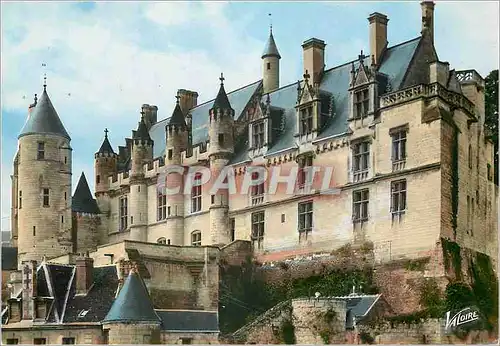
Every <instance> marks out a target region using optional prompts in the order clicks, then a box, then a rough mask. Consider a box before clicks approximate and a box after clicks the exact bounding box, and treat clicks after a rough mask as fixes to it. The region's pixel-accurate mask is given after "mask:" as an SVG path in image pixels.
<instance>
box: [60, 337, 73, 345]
mask: <svg viewBox="0 0 500 346" xmlns="http://www.w3.org/2000/svg"><path fill="white" fill-rule="evenodd" d="M62 344H63V345H74V344H75V338H62Z"/></svg>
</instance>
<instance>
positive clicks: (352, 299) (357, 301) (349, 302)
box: [334, 294, 381, 328]
mask: <svg viewBox="0 0 500 346" xmlns="http://www.w3.org/2000/svg"><path fill="white" fill-rule="evenodd" d="M380 297H381V295H380V294H376V295H349V296H344V297H334V299H338V300H344V301H345V302H346V308H347V314H346V328H351V327H353V325H354V321H359V320H362V319H363V318H364V317H365V316H366V315H368V313H369V312H370V311H371V309H372V308H373V306H374V305H375V303H376V302H377V301H378V300H379V298H380Z"/></svg>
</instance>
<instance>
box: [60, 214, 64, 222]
mask: <svg viewBox="0 0 500 346" xmlns="http://www.w3.org/2000/svg"><path fill="white" fill-rule="evenodd" d="M61 223H64V215H61Z"/></svg>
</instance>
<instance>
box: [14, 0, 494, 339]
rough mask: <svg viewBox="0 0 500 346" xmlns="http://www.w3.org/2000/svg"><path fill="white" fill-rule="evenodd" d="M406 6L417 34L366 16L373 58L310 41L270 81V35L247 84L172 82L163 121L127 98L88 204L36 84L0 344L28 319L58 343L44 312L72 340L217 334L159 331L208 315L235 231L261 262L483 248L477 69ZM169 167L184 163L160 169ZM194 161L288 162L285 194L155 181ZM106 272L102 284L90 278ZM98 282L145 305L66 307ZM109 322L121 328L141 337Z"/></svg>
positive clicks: (180, 179)
mask: <svg viewBox="0 0 500 346" xmlns="http://www.w3.org/2000/svg"><path fill="white" fill-rule="evenodd" d="M421 8H422V32H421V36H419V37H417V38H414V39H411V40H409V41H406V42H403V43H400V44H397V45H393V46H389V45H388V42H387V30H388V22H389V19H388V18H387V17H386V16H385V15H383V14H380V13H373V14H371V15H370V16H369V18H368V20H369V38H370V39H369V42H370V54H369V55H368V56H365V55H364V54H363V52H362V51H361V54H360V55H359V56H358V57H357V58H356V59H354V60H353V61H350V62H347V63H345V64H343V65H338V66H336V67H333V68H327V67H326V61H325V46H326V43H325V42H324V41H322V40H320V39H317V38H311V39H309V40H307V41H305V42H304V43H303V44H302V48H303V71H304V75H303V79H301V80H299V81H297V82H295V83H292V84H289V85H286V86H280V85H279V80H280V59H281V56H280V53H279V51H278V48H277V44H276V42H275V40H274V37H273V34H272V31H271V32H270V34H269V38H268V41H267V44H266V46H265V49H264V52H263V54H262V56H261V64H262V76H261V78H260V79H258V80H257V81H256V82H254V83H252V84H249V85H246V86H243V87H241V88H240V89H237V90H234V91H231V92H228V93H227V92H226V90H225V88H224V77H223V76H222V75H221V77H220V86H219V90H218V92H217V94H216V95H217V96H216V98H215V99H214V100H211V101H209V102H206V103H203V104H198V103H197V97H198V93H197V92H195V91H190V90H185V89H179V90H178V93H177V102H176V105H175V108H174V110H173V111H172V115H171V116H170V117H168V118H166V119H164V120H161V121H158V113H157V112H158V108H157V107H156V106H154V105H147V104H144V105H142V109H141V117H140V120H139V123H138V127H137V129H136V130H134V131H132V136H131V138H126V139H125V145H123V146H119V147H118V151H115V150H114V149H113V146H112V145H111V143H110V141H109V139H108V137H107V132H108V130H107V129H106V130H105V136H104V140H103V142H102V145H101V146H100V148H99V150H98V151H97V152H96V154H95V157H94V160H95V176H94V177H93V179H94V181H95V199H94V197H93V196H92V193H91V192H90V189H89V186H88V183H87V181H86V177H85V176H84V175H83V174H82V176H81V178H80V181H79V183H78V186H77V188H76V190H75V193H74V195H73V196H71V175H72V170H71V168H72V166H71V162H72V160H71V157H72V149H71V144H70V141H71V138H70V135H69V134H68V132H67V131H66V129H65V128H64V126H63V124H62V121H61V119H60V118H59V115H58V114H57V112H56V109H55V107H54V106H53V105H52V103H51V101H50V98H49V95H48V92H47V88H46V85H44V90H43V92H42V94H41V96H40V98H39V99H37V98H36V97H35V102H34V103H33V104H32V105H30V107H29V114H28V119H27V122H26V124H25V126H24V128H23V129H22V131H21V133H20V135H19V148H18V152H17V154H16V157H15V160H14V174H13V176H12V228H11V229H12V242H13V246H15V247H17V249H18V269H19V270H20V271H18V272H15V273H14V274H13V275H12V286H13V287H14V288H15V289H16V290H14V289H13V291H12V293H11V298H10V303H9V307H8V309H7V310H6V312H5V313H6V314H7V315H8V316H10V317H9V319H10V321H9V322H8V323H7V324H6V325H5V326H4V328H5V329H4V335H7V336H6V337H5V340H10V342H13V340H17V341H19V338H16V337H15V335H14V334H16V333H21V334H22V330H24V329H23V328H28V327H27V325H24V324H23V323H24V322H27V320H29V321H30V322H32V321H35V322H32V324H30V325H29V328H32V329H30V330H33V328H34V327H33V326H34V325H37V326H38V327H37V328H38V329H37V330H40V331H39V332H37V333H40V335H38V336H37V337H35V339H36V340H38V342H42V341H43V340H45V341H47V340H46V338H49V339H50V338H54V339H51V341H50V342H51V343H55V342H61V340H63V343H64V341H65V340H66V339H67V337H64V338H66V339H64V338H63V339H60V337H61V335H62V334H61V333H59V332H54V331H53V330H52V329H50V328H49V327H47V328H48V329H47V330H50V332H49V331H47V332H45V331H44V330H45V329H44V327H43V325H44V323H48V324H50V323H49V322H50V321H51V322H53V323H56V324H57V323H59V324H61V323H62V324H63V325H68V326H69V325H71V322H74V321H82V323H83V322H86V323H87V325H86V327H85V328H88V330H89V332H88V333H87V332H82V333H80V332H75V335H79V336H72V338H73V339H71V340H72V341H73V342H75V340H76V339H77V340H80V341H81V342H82V343H83V342H84V341H83V340H87V341H88V342H89V343H98V342H103V341H104V342H109V343H134V342H138V343H143V342H146V341H148V342H153V341H155V342H160V340H161V342H172V341H174V342H177V340H181V339H182V341H183V342H184V341H186V342H187V341H188V339H189V341H192V340H193V338H194V340H198V341H200V340H201V341H200V342H214V341H216V340H217V332H218V330H217V326H216V325H210V326H209V327H206V326H203V323H204V322H200V325H199V326H198V327H197V328H198V329H197V330H194V329H193V330H189V332H188V330H185V334H192V335H189V336H183V337H177V336H176V337H175V338H174V337H172V336H171V335H172V333H174V332H173V331H172V330H174V331H175V332H176V333H178V332H179V331H178V330H175V329H168V327H165V324H168V323H167V322H165V321H168V320H169V318H172V316H177V315H175V311H178V310H175V309H179V308H181V309H184V310H183V311H184V314H196V313H205V314H207V318H206V319H204V321H209V320H210V321H211V319H214V318H215V320H217V312H216V310H217V308H218V306H217V298H218V286H217V285H218V273H217V266H218V263H219V262H218V261H219V260H220V258H222V257H224V256H227V255H225V252H224V251H226V253H231V254H233V253H237V251H235V252H232V251H233V250H228V249H232V246H233V247H234V246H236V245H234V244H240V245H241V244H243V242H250V243H251V245H252V246H251V252H252V254H253V256H254V257H255V258H257V259H258V260H259V261H260V262H262V263H271V262H273V261H277V260H281V259H284V258H293V257H297V256H301V255H309V254H313V253H329V252H331V251H332V250H335V249H338V248H341V247H342V246H345V245H346V244H353V245H359V244H364V243H366V242H370V243H372V244H373V245H374V248H373V251H374V258H375V260H376V261H378V262H387V261H391V260H394V259H399V258H420V257H423V256H428V255H429V254H433V253H435V252H436V249H437V248H438V247H439V241H440V239H441V238H445V239H450V240H452V241H456V242H457V243H458V244H460V245H461V246H463V247H466V248H470V249H473V250H474V251H478V252H481V253H485V254H487V255H489V256H491V257H494V258H495V257H496V256H495V254H496V253H497V251H498V248H497V232H496V229H497V221H498V220H497V217H496V212H495V211H496V210H497V196H498V192H497V190H496V188H495V185H494V183H493V168H492V165H493V155H494V153H493V143H492V142H491V139H490V137H489V133H488V132H487V129H486V128H485V126H484V122H485V112H484V80H483V78H482V77H481V76H480V75H479V74H478V73H477V72H476V71H474V70H467V71H457V70H454V69H450V66H449V64H448V63H447V62H442V61H439V59H438V55H437V53H436V51H435V48H434V3H433V2H423V3H422V4H421ZM226 77H227V78H230V76H226ZM172 166H182V167H184V168H186V169H185V171H183V173H181V174H169V175H166V170H167V169H168V167H172ZM194 166H197V167H204V168H206V169H207V170H208V171H209V172H210V173H211V176H212V177H218V176H220V175H221V173H222V172H223V171H224V170H227V169H228V168H229V170H230V172H231V179H232V180H234V182H235V184H236V185H237V186H241V185H242V184H244V182H245V179H248V177H247V176H248V175H249V174H250V176H251V179H254V175H253V174H252V172H253V171H252V168H254V167H259V168H260V169H264V170H266V171H267V172H271V171H276V168H278V169H280V170H281V171H282V173H281V176H286V175H287V173H290V172H295V171H297V172H298V173H297V174H296V175H293V174H292V175H290V176H291V177H292V178H294V182H293V191H292V193H283V192H280V193H275V194H274V193H268V191H269V187H270V185H271V184H272V183H271V181H270V180H266V181H263V182H262V183H259V184H255V185H252V186H251V188H250V190H249V193H248V194H241V193H238V194H234V193H231V192H230V191H229V190H230V189H229V188H226V189H219V190H218V191H216V192H215V193H212V192H211V191H210V190H209V187H208V186H207V184H201V183H199V182H200V180H201V179H202V177H201V176H200V175H198V174H197V175H194V176H193V177H192V179H193V180H194V182H195V184H193V186H190V187H189V193H187V194H185V193H177V194H168V193H166V192H165V191H164V190H162V188H159V186H160V187H161V186H162V184H164V183H165V180H164V179H165V176H167V179H166V184H167V185H169V186H175V187H180V190H181V191H182V190H184V187H185V185H186V181H187V180H186V177H187V171H188V168H189V167H194ZM312 167H324V168H325V167H333V170H332V173H331V174H332V177H331V178H332V180H333V181H334V182H335V184H334V185H335V189H336V191H337V192H336V193H334V194H324V193H322V191H320V189H318V188H317V185H318V180H317V179H318V178H317V176H315V175H314V171H313V170H311V169H310V168H312ZM162 179H163V181H162ZM328 188H330V186H328ZM240 245H238V246H240ZM243 247H244V246H243ZM85 253H86V254H87V255H83V256H82V255H81V254H85ZM132 262H133V263H132ZM163 262H165V263H167V262H168V264H167V265H163V264H162V263H163ZM40 263H41V264H40ZM174 267H175V272H172V268H174ZM21 270H22V272H21ZM167 272H168V273H169V274H168V275H167V276H168V279H166V281H167V282H163V280H162V279H163V278H164V276H163V275H166V274H165V273H167ZM96 273H97V274H96ZM174 273H178V274H179V273H180V274H179V278H181V277H182V279H180V280H181V281H182V282H183V283H182V284H178V285H177V283H176V282H175V280H174V279H172V278H173V277H174V276H175V274H174ZM96 275H97V276H96ZM106 275H109V278H111V279H109V280H107V281H109V282H112V284H111V285H112V287H108V285H104V284H102V285H101V286H102V287H101V286H99V284H97V282H95V281H94V280H95V278H96V277H100V278H101V279H102V278H103V277H104V276H106ZM155 276H156V277H155ZM50 278H52V279H50ZM184 278H185V279H184ZM55 280H57V281H58V285H59V283H63V284H62V285H63V286H64V287H59V288H58V287H55V286H56V285H54V283H55ZM50 282H52V284H50ZM144 282H146V284H147V286H148V290H146V291H144V288H145V286H144ZM113 285H114V286H113ZM177 286H178V287H177ZM181 286H182V287H181ZM98 287H100V288H99V289H102V290H105V291H106V292H108V293H107V294H109V297H110V299H113V298H111V297H114V296H113V294H114V292H119V294H118V295H117V298H116V300H115V301H116V302H118V301H121V302H126V301H127V300H130V299H132V300H134V299H137V300H138V301H140V302H145V303H144V304H143V305H144V306H147V307H148V309H145V310H147V311H145V312H144V313H143V315H144V316H130V311H128V312H127V311H126V310H124V311H117V309H118V307H117V304H118V303H116V304H111V302H110V303H109V304H108V305H106V304H104V305H105V306H103V308H102V309H101V311H100V312H99V313H98V314H96V315H94V316H93V317H92V318H89V319H87V320H86V319H85V318H86V317H85V315H84V316H79V314H82V313H83V311H85V310H86V308H79V307H78V304H77V303H78V301H79V300H82V301H84V300H85V299H84V298H83V297H88V296H91V295H92V294H93V295H95V296H98V295H100V294H99V291H96V289H97V288H98ZM155 289H157V290H158V291H161V292H162V293H158V295H156V296H155V295H154V293H153V292H154V291H155ZM174 291H176V292H177V293H179V292H184V293H182V294H187V293H186V292H190V293H189V294H190V298H189V299H188V298H179V297H180V296H181V295H182V294H181V293H179V295H178V296H176V298H175V302H166V300H168V299H167V298H165V297H167V296H168V295H169V294H174V293H173V292H174ZM19 292H20V293H19ZM110 292H111V293H110ZM148 292H149V293H148ZM91 293H92V294H91ZM177 293H175V294H177ZM162 295H164V297H163V296H162ZM134 297H138V298H134ZM98 301H100V300H98ZM151 301H153V303H151ZM86 304H87V305H88V307H89V308H90V306H91V305H92V306H93V304H96V303H95V302H92V301H88V302H86ZM84 305H85V304H83V305H81V306H84ZM87 305H85V306H87ZM123 305H124V306H126V304H123ZM153 305H154V306H153ZM72 306H74V308H73V310H71V309H72ZM158 307H159V308H158ZM67 309H69V310H68V311H66V310H67ZM124 309H125V308H124ZM128 309H132V310H134V309H135V308H134V307H128ZM162 309H163V310H165V309H167V310H168V309H173V310H168V311H167V310H165V311H164V312H163V313H160V312H161V311H163V310H162ZM136 310H140V309H136ZM195 311H196V312H195ZM200 311H201V312H200ZM65 314H66V316H72V314H76V317H75V316H73V317H71V318H73V319H71V318H70V319H68V320H64V315H65ZM121 314H123V316H125V317H123V319H120V318H116V319H113V318H112V317H113V316H120V315H121ZM138 314H139V315H140V312H138ZM162 314H163V315H165V316H167V315H168V318H165V319H162V318H161V316H163V315H162ZM172 314H173V315H172ZM179 314H180V313H179ZM7 315H5V316H7ZM110 316H111V317H110ZM158 316H160V317H158ZM179 316H180V315H178V317H175V318H179V319H182V318H187V317H182V316H180V317H179ZM37 321H38V324H37ZM40 321H43V322H40ZM123 321H128V323H131V322H130V321H133V322H134V323H135V324H134V326H136V328H137V330H136V331H137V333H136V334H137V335H139V334H140V338H141V340H139V339H137V337H135V338H134V337H132V336H131V334H133V333H132V332H130V333H129V332H127V328H125V327H124V325H123V324H120V323H123ZM101 322H102V323H103V324H102V326H103V327H102V328H104V329H101V325H100V323H101ZM141 323H143V324H141ZM210 323H211V322H210ZM105 326H110V327H109V328H108V327H105ZM68 328H73V329H75V330H76V329H78V328H83V327H78V328H77V327H76V326H72V327H68ZM90 330H91V331H90ZM103 330H105V331H106V332H104V331H103ZM129 331H130V330H129ZM44 333H48V334H44ZM50 333H52V334H50ZM58 333H59V334H58ZM78 333H80V334H78ZM49 334H50V335H52V336H47V335H49ZM82 335H84V336H82ZM86 335H90V336H86ZM92 335H93V336H92ZM96 335H97V336H96ZM104 335H106V336H104ZM143 335H144V338H145V339H142V337H143ZM160 335H161V336H160ZM193 335H194V336H193ZM200 335H202V336H200ZM146 336H147V337H146ZM80 337H81V338H82V339H79V338H80ZM21 338H22V340H23V342H27V341H29V342H31V339H29V340H28V339H25V338H26V336H23V337H21ZM75 338H76V339H75ZM83 338H87V339H83ZM127 338H128V339H127ZM42 339H43V340H42ZM71 340H69V339H68V340H66V341H71ZM80 341H79V342H78V343H80ZM87 341H85V343H87Z"/></svg>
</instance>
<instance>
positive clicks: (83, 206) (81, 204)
mask: <svg viewBox="0 0 500 346" xmlns="http://www.w3.org/2000/svg"><path fill="white" fill-rule="evenodd" d="M71 210H72V211H73V212H76V213H86V214H99V213H100V210H99V207H98V206H97V202H96V200H95V199H94V197H93V196H92V193H91V192H90V187H89V184H88V183H87V178H85V173H83V172H82V175H80V180H79V181H78V185H77V186H76V190H75V193H74V195H73V198H72V200H71Z"/></svg>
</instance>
